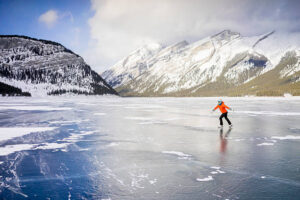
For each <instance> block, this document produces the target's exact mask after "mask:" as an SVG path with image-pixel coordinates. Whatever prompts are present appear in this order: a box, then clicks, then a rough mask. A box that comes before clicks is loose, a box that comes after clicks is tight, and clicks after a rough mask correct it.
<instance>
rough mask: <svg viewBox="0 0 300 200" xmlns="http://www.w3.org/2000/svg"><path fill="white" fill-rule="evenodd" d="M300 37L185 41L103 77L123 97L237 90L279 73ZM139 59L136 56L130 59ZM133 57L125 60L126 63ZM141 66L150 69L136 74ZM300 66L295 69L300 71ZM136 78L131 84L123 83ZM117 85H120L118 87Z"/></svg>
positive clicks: (225, 35)
mask: <svg viewBox="0 0 300 200" xmlns="http://www.w3.org/2000/svg"><path fill="white" fill-rule="evenodd" d="M299 47H300V39H299V37H298V35H294V36H293V37H290V38H289V39H286V37H284V35H281V34H279V33H276V32H274V31H272V32H269V33H266V34H263V35H259V36H254V37H244V36H241V35H240V34H239V33H236V32H232V31H230V30H225V31H222V32H220V33H218V34H216V35H213V36H211V37H207V38H204V39H202V40H199V41H197V42H195V43H192V44H187V42H181V43H178V44H175V45H171V46H168V47H165V48H158V49H157V50H156V51H155V52H154V53H153V52H152V53H151V54H147V55H148V56H145V57H143V59H138V60H135V63H134V64H133V65H131V64H129V65H126V67H124V65H120V62H119V63H118V64H116V65H115V66H113V67H112V68H111V69H110V70H108V71H106V72H104V73H103V74H102V75H103V77H104V78H105V79H106V80H107V81H108V82H109V83H110V84H111V85H112V86H113V87H114V88H117V90H119V91H120V92H129V93H130V94H133V95H143V96H152V95H168V94H176V93H177V94H179V96H180V93H181V92H183V91H184V92H185V94H186V93H190V94H192V93H197V91H198V90H200V89H202V88H204V87H208V85H210V84H212V83H213V84H215V85H224V86H225V85H226V86H228V87H237V86H240V85H242V84H245V83H247V82H249V81H251V80H253V79H255V78H256V77H259V76H260V75H262V74H264V73H266V72H268V71H270V70H272V69H274V68H275V67H276V66H277V65H278V64H279V62H280V60H281V59H282V58H283V57H284V56H285V55H286V53H287V52H294V51H295V52H297V50H299ZM131 57H135V58H138V55H137V54H136V53H135V52H133V53H132V54H131V55H130V56H129V57H128V58H129V59H130V58H131ZM128 58H125V59H123V61H124V60H126V59H128ZM136 63H139V66H147V67H145V68H143V69H144V70H142V71H140V73H134V71H135V70H136V66H137V65H136ZM297 66H299V64H298V65H296V66H295V67H293V69H294V68H295V69H298V68H297ZM127 74H130V75H131V76H130V80H131V81H130V80H129V79H120V77H124V76H126V75H127ZM116 83H117V84H116Z"/></svg>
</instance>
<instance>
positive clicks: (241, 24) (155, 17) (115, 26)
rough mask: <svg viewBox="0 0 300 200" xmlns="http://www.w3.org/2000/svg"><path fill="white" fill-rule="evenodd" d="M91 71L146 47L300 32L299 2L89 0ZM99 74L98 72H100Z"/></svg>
mask: <svg viewBox="0 0 300 200" xmlns="http://www.w3.org/2000/svg"><path fill="white" fill-rule="evenodd" d="M91 2H92V9H93V11H94V12H95V14H94V16H93V17H91V18H90V19H89V26H90V37H91V42H90V50H89V52H88V53H87V57H86V59H87V60H88V62H89V63H90V64H91V65H92V66H96V67H98V68H99V66H102V68H101V70H102V71H103V70H104V69H105V68H107V67H110V66H111V65H112V64H114V63H115V62H116V61H117V60H119V59H121V58H122V57H124V56H126V55H128V53H130V52H131V51H133V50H134V49H136V48H138V47H139V46H141V45H143V44H145V43H151V42H158V43H162V44H170V43H175V42H179V41H181V40H188V41H195V40H198V39H201V38H203V37H206V36H209V35H212V34H215V33H217V32H220V31H222V30H224V29H231V30H233V31H237V32H240V33H242V34H243V35H256V34H262V33H265V32H269V31H271V30H278V31H287V32H295V31H300V12H299V10H300V1H296V0H295V1H293V0H290V1H285V0H243V1H241V0H210V1H207V0H163V1H161V0H151V1H149V0H103V1H98V0H91ZM99 69H100V68H99Z"/></svg>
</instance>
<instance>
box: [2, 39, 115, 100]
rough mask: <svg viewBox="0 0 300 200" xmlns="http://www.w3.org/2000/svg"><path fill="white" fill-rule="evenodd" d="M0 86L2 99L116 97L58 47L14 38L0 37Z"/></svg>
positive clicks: (73, 56)
mask: <svg viewBox="0 0 300 200" xmlns="http://www.w3.org/2000/svg"><path fill="white" fill-rule="evenodd" d="M0 85H1V87H0V89H1V91H0V93H1V94H2V95H5V94H7V95H26V96H29V95H33V96H37V95H38V96H41V95H56V94H64V93H75V94H88V95H97V94H98V95H102V94H117V92H116V91H115V90H114V89H113V88H112V87H111V86H110V85H108V84H107V83H106V82H105V80H104V79H102V78H101V76H100V75H99V74H97V73H96V72H94V71H93V70H91V68H90V66H88V65H87V64H86V63H85V62H84V60H83V59H82V58H81V57H80V56H78V55H76V54H75V53H73V52H72V51H70V50H69V49H67V48H65V47H64V46H62V45H61V44H58V43H56V42H52V41H46V40H38V39H34V38H29V37H26V36H14V35H2V36H0ZM13 88H15V90H13ZM12 91H14V92H12ZM17 91H18V92H17Z"/></svg>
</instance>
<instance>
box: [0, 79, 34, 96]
mask: <svg viewBox="0 0 300 200" xmlns="http://www.w3.org/2000/svg"><path fill="white" fill-rule="evenodd" d="M0 94H1V95H2V96H28V97H30V96H31V94H30V93H29V92H22V90H21V89H19V88H16V87H13V86H11V85H7V84H5V83H2V82H0Z"/></svg>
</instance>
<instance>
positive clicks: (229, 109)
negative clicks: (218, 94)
mask: <svg viewBox="0 0 300 200" xmlns="http://www.w3.org/2000/svg"><path fill="white" fill-rule="evenodd" d="M224 106H225V108H227V109H229V110H232V109H231V108H230V107H228V106H226V105H225V104H224Z"/></svg>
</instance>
